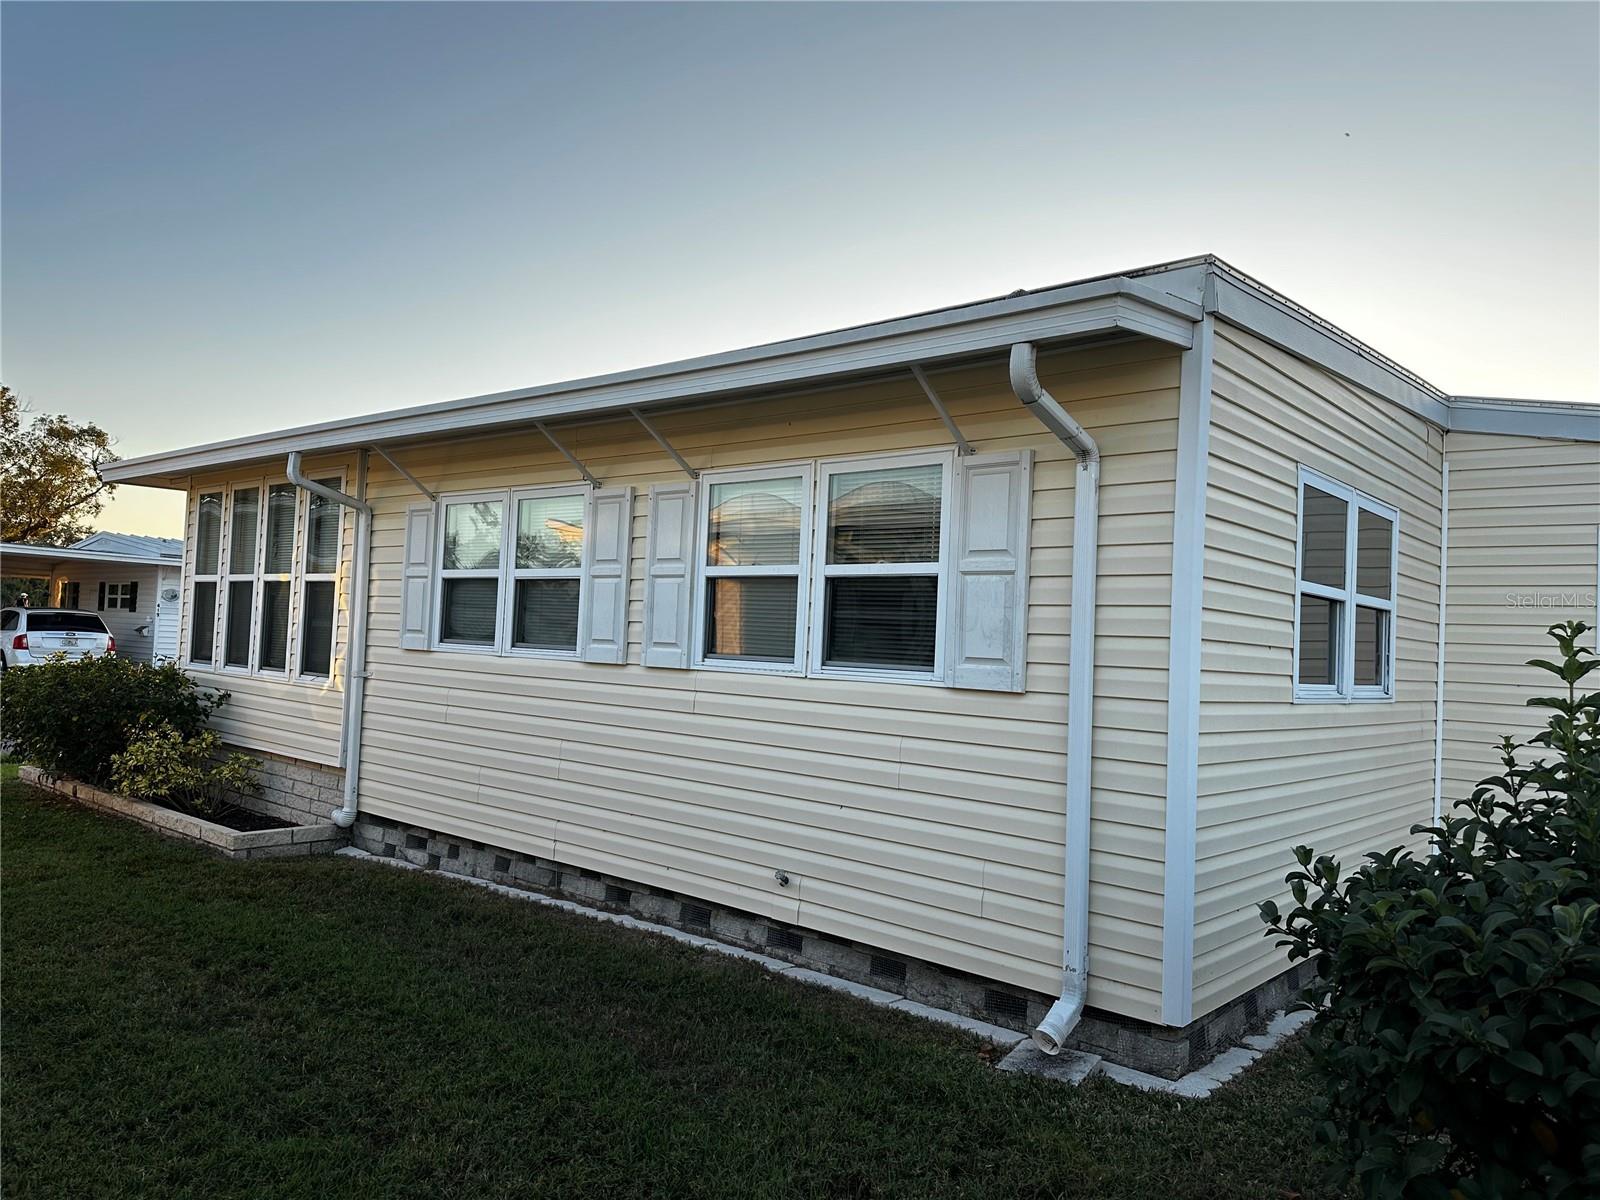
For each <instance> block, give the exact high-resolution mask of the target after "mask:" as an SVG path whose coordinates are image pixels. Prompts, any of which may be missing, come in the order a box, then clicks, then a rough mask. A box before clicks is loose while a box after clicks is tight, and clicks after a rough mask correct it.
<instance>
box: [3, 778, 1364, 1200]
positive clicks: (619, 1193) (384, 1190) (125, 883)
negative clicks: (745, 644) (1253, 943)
mask: <svg viewBox="0 0 1600 1200" xmlns="http://www.w3.org/2000/svg"><path fill="white" fill-rule="evenodd" d="M0 837H3V844H0V852H3V888H4V891H3V897H0V899H3V906H4V907H3V912H4V930H3V933H4V937H3V942H0V966H3V992H0V1002H3V1006H4V1023H3V1026H0V1037H3V1056H0V1072H3V1076H0V1085H3V1093H0V1095H3V1105H4V1107H3V1116H0V1119H3V1124H4V1139H3V1143H0V1153H3V1158H0V1170H3V1180H0V1191H3V1192H4V1194H5V1195H6V1196H8V1197H32V1196H63V1197H65V1196H72V1197H85V1196H92V1197H97V1198H100V1200H105V1198H109V1197H119V1196H162V1197H197V1198H199V1197H205V1198H207V1200H212V1198H216V1197H224V1196H272V1197H308V1198H309V1197H315V1198H318V1200H323V1198H328V1197H336V1196H372V1197H391V1196H418V1197H423V1196H426V1197H434V1196H475V1197H476V1196H487V1197H511V1196H517V1197H523V1196H559V1197H563V1198H565V1200H580V1198H582V1200H588V1198H594V1200H622V1198H626V1197H642V1196H653V1197H661V1196H694V1197H701V1196H704V1197H710V1196H719V1197H720V1196H727V1197H739V1198H741V1200H743V1198H756V1197H790V1196H815V1197H890V1196H903V1197H916V1198H924V1197H939V1196H962V1197H968V1196H970V1197H991V1196H992V1197H1026V1198H1041V1197H1047V1196H1048V1197H1057V1196H1072V1197H1095V1198H1097V1200H1113V1198H1116V1197H1141V1198H1143V1197H1152V1198H1166V1197H1248V1198H1250V1200H1280V1198H1283V1197H1292V1196H1301V1195H1303V1196H1305V1197H1307V1198H1308V1200H1309V1198H1310V1197H1316V1196H1329V1195H1332V1194H1334V1193H1332V1192H1330V1191H1329V1190H1328V1189H1327V1188H1326V1186H1324V1185H1323V1184H1321V1183H1320V1182H1319V1180H1320V1178H1321V1173H1322V1172H1321V1165H1320V1160H1319V1159H1318V1157H1317V1155H1316V1154H1315V1153H1314V1151H1313V1150H1312V1149H1311V1147H1310V1144H1309V1130H1308V1125H1307V1122H1306V1120H1305V1118H1304V1117H1302V1116H1301V1115H1299V1108H1300V1105H1301V1102H1302V1101H1303V1100H1304V1098H1305V1097H1306V1095H1307V1093H1308V1091H1309V1088H1310V1086H1311V1085H1310V1083H1309V1081H1308V1079H1307V1077H1306V1074H1305V1065H1304V1061H1303V1059H1302V1058H1301V1056H1300V1054H1299V1053H1298V1052H1297V1051H1295V1050H1292V1049H1291V1050H1288V1051H1285V1052H1283V1053H1281V1054H1279V1055H1276V1056H1274V1057H1272V1058H1269V1059H1268V1060H1267V1061H1266V1062H1264V1063H1263V1064H1261V1065H1259V1066H1258V1067H1257V1068H1255V1069H1254V1070H1252V1071H1250V1072H1249V1073H1247V1074H1246V1075H1245V1076H1244V1077H1243V1078H1241V1079H1240V1080H1239V1081H1237V1082H1235V1083H1234V1084H1233V1085H1231V1086H1229V1087H1228V1088H1226V1089H1224V1090H1223V1091H1222V1092H1220V1093H1219V1094H1218V1095H1216V1096H1215V1097H1213V1098H1212V1099H1210V1100H1207V1101H1179V1100H1175V1099H1172V1098H1170V1097H1165V1096H1151V1095H1146V1094H1143V1093H1139V1092H1135V1091H1132V1090H1129V1089H1126V1088H1123V1087H1120V1086H1118V1085H1116V1084H1112V1083H1109V1082H1107V1081H1104V1080H1101V1081H1097V1082H1092V1083H1090V1084H1089V1085H1087V1086H1085V1087H1083V1088H1080V1089H1075V1090H1074V1089H1068V1088H1064V1087H1061V1086H1059V1085H1052V1084H1048V1083H1044V1082H1041V1081H1038V1080H1031V1079H1016V1078H1012V1077H1009V1076H1004V1075H1001V1074H999V1073H998V1072H996V1071H994V1070H993V1069H991V1068H990V1066H989V1065H988V1063H987V1061H986V1060H987V1059H988V1058H989V1057H990V1056H991V1053H990V1050H989V1048H988V1047H987V1046H986V1045H985V1044H983V1043H980V1042H978V1041H975V1040H972V1039H969V1038H968V1037H966V1036H965V1035H961V1034H957V1033H954V1032H943V1031H941V1030H940V1029H939V1028H938V1027H935V1026H932V1025H929V1024H927V1023H925V1022H921V1021H918V1020H916V1019H914V1018H911V1017H907V1016H904V1015H900V1014H892V1013H888V1012H884V1011H880V1010H877V1009H873V1008H870V1007H868V1006H866V1005H863V1004H861V1003H859V1002H856V1001H852V1000H850V999H848V998H847V997H842V996H838V995H835V994H832V993H828V992H824V991H820V990H817V989H810V988H804V987H801V986H797V985H795V984H793V983H790V982H787V981H783V980H779V979H776V978H774V977H772V976H771V975H769V974H767V973H766V972H764V971H762V970H760V969H759V968H757V967H754V966H752V965H750V964H748V963H740V962H735V961H732V960H728V959H724V958H720V957H716V956H711V955H706V954H703V953H699V952H696V951H693V950H690V949H688V948H685V947H682V946H679V945H677V944H675V943H670V942H667V941H665V940H663V939H657V938H651V937H648V936H645V935H640V934H635V933H631V932H629V931H626V930H622V929H617V928H614V927H609V926H603V925H598V924H596V923H594V922H590V921H585V920H583V919H582V918H577V917H569V916H566V915H564V914H560V913H554V912H551V911H549V910H545V909H542V908H539V907H537V906H534V905H530V904H523V903H518V902H516V901H514V900H510V899H507V898H504V897H500V896H496V895H493V894H488V893H485V892H483V891H481V890H478V889H475V888H468V887H464V886H461V885H459V884H452V883H450V882H448V881H446V880H444V879H441V878H438V877H436V876H431V875H424V874H422V873H420V872H403V871H396V870H392V869H388V868H385V867H380V866H375V865H371V864H363V863H356V862H351V861H349V860H345V859H321V860H298V861H286V862H259V863H235V862H228V861H224V860H220V859H214V858H210V857H208V856H206V855H204V854H202V853H200V852H199V851H198V850H194V849H191V848H189V847H187V846H183V845H180V844H177V843H173V842H168V841H164V840H162V839H160V838H158V837H156V836H155V835H153V834H150V833H147V832H145V831H144V830H142V829H139V828H137V827H134V826H131V825H127V824H124V823H120V822H118V821H116V820H114V819H112V818H109V817H105V816H101V815H99V814H95V813H90V812H86V811H83V810H81V809H77V808H74V807H71V806H68V805H66V804H64V803H62V802H60V801H57V800H55V799H53V798H51V797H49V796H47V795H46V794H44V793H41V792H38V791H36V790H34V789H31V788H28V787H26V786H23V785H19V784H17V783H15V782H12V783H10V784H9V785H8V786H7V788H6V790H5V799H4V802H3V806H0Z"/></svg>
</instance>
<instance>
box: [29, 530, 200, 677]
mask: <svg viewBox="0 0 1600 1200" xmlns="http://www.w3.org/2000/svg"><path fill="white" fill-rule="evenodd" d="M182 569H183V539H181V538H158V537H145V536H143V535H141V534H135V533H91V534H90V535H89V536H88V537H86V538H84V539H83V540H82V541H79V542H74V543H73V544H72V545H70V546H26V545H21V544H16V543H10V542H6V543H0V570H3V571H4V572H5V574H6V575H8V576H13V577H17V576H20V577H23V578H29V579H41V580H44V581H45V583H46V588H45V593H44V594H42V595H30V596H29V597H28V599H29V601H30V603H32V605H33V607H35V608H80V609H83V610H84V611H85V612H92V613H98V614H99V615H100V617H101V619H102V620H104V621H105V623H106V628H107V629H109V630H110V631H111V636H112V637H114V638H116V639H117V654H118V656H119V657H122V658H128V659H133V660H135V661H137V662H157V663H159V662H170V661H171V660H172V659H175V658H176V657H177V656H178V617H179V612H178V610H179V603H178V596H179V584H180V582H181V574H182Z"/></svg>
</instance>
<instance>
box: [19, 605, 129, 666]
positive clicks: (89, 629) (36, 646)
mask: <svg viewBox="0 0 1600 1200" xmlns="http://www.w3.org/2000/svg"><path fill="white" fill-rule="evenodd" d="M116 652H117V639H116V638H114V637H112V636H111V631H110V630H109V629H107V628H106V623H105V622H104V621H102V620H101V619H100V618H99V617H97V616H95V615H94V614H93V613H88V612H75V611H73V610H72V609H69V608H5V609H0V670H8V669H10V668H11V667H26V666H28V665H29V664H30V663H36V662H44V661H45V659H47V658H49V657H50V656H51V655H52V654H64V655H66V656H67V657H68V658H84V657H86V656H88V655H92V654H115V653H116Z"/></svg>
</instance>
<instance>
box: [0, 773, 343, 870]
mask: <svg viewBox="0 0 1600 1200" xmlns="http://www.w3.org/2000/svg"><path fill="white" fill-rule="evenodd" d="M17 778H18V779H19V780H21V781H22V782H24V783H28V784H31V785H33V786H34V787H37V788H43V789H44V790H45V791H50V792H54V793H56V794H57V795H58V796H65V797H67V798H68V799H71V800H76V801H77V802H78V803H80V804H83V805H85V806H87V807H89V808H96V809H99V810H100V811H101V812H106V813H111V814H112V815H113V816H118V817H125V818H127V819H128V820H130V821H136V822H138V823H139V824H140V825H143V826H144V827H145V828H147V829H153V830H155V831H156V832H157V833H164V834H167V835H168V836H169V837H175V838H179V839H181V840H183V841H186V842H192V843H194V844H195V845H197V846H203V847H205V848H206V849H208V850H214V851H216V852H217V853H219V854H223V855H226V856H227V857H228V858H299V857H304V856H310V855H313V854H327V853H329V852H331V851H332V850H333V849H334V846H335V843H337V842H338V841H339V840H340V835H341V832H342V831H341V830H340V829H339V828H338V826H336V825H334V824H332V823H325V824H320V825H291V826H289V827H288V828H286V829H251V830H239V829H229V828H228V827H227V826H226V825H219V824H217V823H216V822H215V821H207V820H205V819H204V818H203V817H196V816H191V815H190V814H188V813H180V812H174V811H173V810H172V809H170V808H162V807H161V806H160V805H159V804H151V803H149V802H148V801H144V800H133V799H130V798H129V797H127V796H119V795H118V794H117V793H116V792H108V791H106V790H105V789H103V788H97V787H95V786H93V785H92V784H88V783H81V782H79V781H78V780H76V779H54V778H51V777H50V776H48V775H46V774H45V773H44V772H43V771H41V770H40V769H39V768H38V767H33V766H21V767H19V768H18V769H17Z"/></svg>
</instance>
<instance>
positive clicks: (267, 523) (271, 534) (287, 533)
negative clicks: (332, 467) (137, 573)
mask: <svg viewBox="0 0 1600 1200" xmlns="http://www.w3.org/2000/svg"><path fill="white" fill-rule="evenodd" d="M317 482H318V483H321V484H323V485H325V486H327V487H329V488H332V489H334V490H335V491H338V490H342V488H343V480H342V479H341V478H340V477H338V476H334V477H331V478H326V479H319V480H318V481H317ZM302 496H304V497H306V499H302ZM302 504H304V505H305V508H304V510H303V511H302V509H301V505H302ZM196 510H197V511H196V521H195V538H196V542H195V554H194V564H195V572H194V577H193V579H192V580H191V582H190V585H189V586H190V592H189V598H190V614H191V615H190V633H189V659H188V661H189V662H190V664H192V665H197V666H199V665H207V664H212V663H214V662H215V661H216V659H217V657H218V656H219V655H220V658H221V663H220V665H221V666H222V667H224V668H226V669H228V670H231V671H249V672H251V673H254V674H262V675H275V676H280V677H283V678H290V677H300V676H305V677H308V678H312V679H326V678H327V677H328V676H329V674H330V673H331V671H332V662H333V649H334V631H335V624H336V621H335V616H336V590H335V583H336V577H337V573H338V564H339V553H340V538H341V530H342V518H343V509H342V506H340V505H339V504H337V503H336V502H333V501H328V500H324V499H323V498H322V497H320V496H316V497H313V496H311V494H310V493H302V491H301V490H300V489H299V488H297V487H295V486H294V485H293V484H291V483H285V482H276V483H269V482H260V483H244V484H235V485H233V486H232V487H230V488H229V489H228V490H227V491H226V492H225V493H223V492H216V493H206V494H204V495H201V496H200V497H199V498H198V501H197V505H196ZM224 530H225V531H226V537H224V536H222V535H223V532H224ZM297 596H298V598H299V603H298V605H297V604H296V597H297ZM219 608H220V609H221V612H220V613H219V611H218V609H219ZM219 618H220V626H221V628H220V630H219V629H218V625H219ZM219 635H220V636H219ZM218 643H219V644H218Z"/></svg>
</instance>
